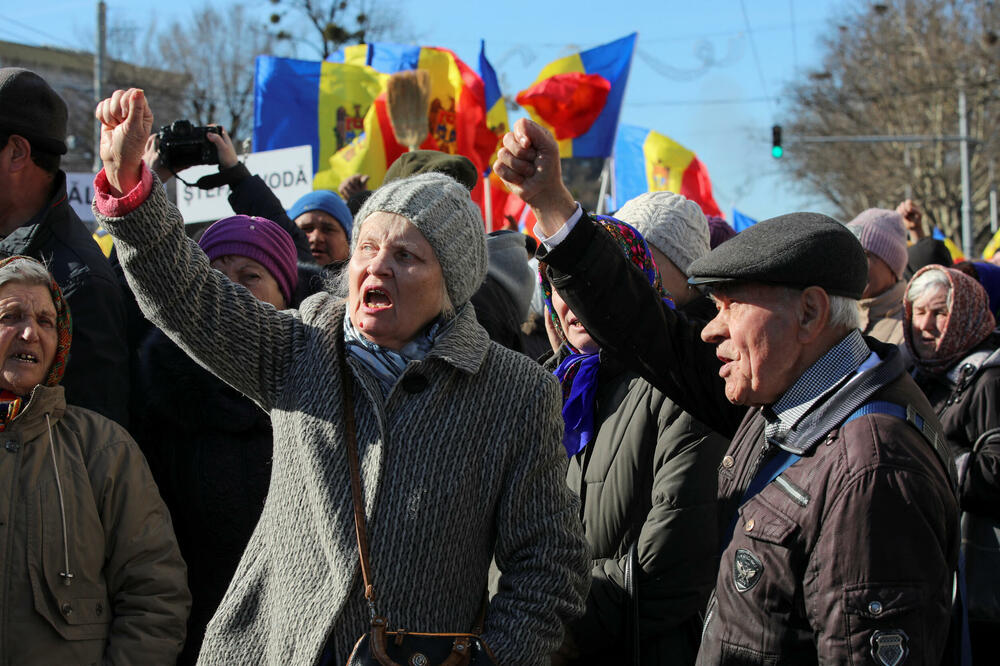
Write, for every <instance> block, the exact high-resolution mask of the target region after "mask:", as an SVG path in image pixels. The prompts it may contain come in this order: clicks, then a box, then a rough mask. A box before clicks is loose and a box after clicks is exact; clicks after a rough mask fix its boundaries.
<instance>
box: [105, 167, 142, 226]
mask: <svg viewBox="0 0 1000 666" xmlns="http://www.w3.org/2000/svg"><path fill="white" fill-rule="evenodd" d="M110 188H111V186H110V185H109V184H108V176H107V174H105V173H104V169H101V171H100V173H98V174H97V176H95V177H94V207H95V208H97V212H98V213H100V214H101V215H104V216H105V217H124V216H126V215H128V214H129V213H131V212H132V211H134V210H135V209H136V208H138V207H139V206H140V205H141V204H142V202H143V201H145V200H146V199H147V197H149V193H150V192H151V191H152V190H153V172H152V171H150V170H149V167H147V166H146V164H145V163H143V165H142V177H141V178H140V179H139V183H138V184H137V185H136V186H135V187H133V188H132V191H131V192H127V193H126V194H124V195H122V196H121V197H115V196H113V195H112V194H111V192H110Z"/></svg>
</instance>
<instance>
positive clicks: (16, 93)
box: [0, 67, 128, 425]
mask: <svg viewBox="0 0 1000 666" xmlns="http://www.w3.org/2000/svg"><path fill="white" fill-rule="evenodd" d="M68 115H69V113H68V110H67V107H66V102H65V101H63V99H62V98H61V97H60V96H59V95H58V94H57V93H56V92H55V90H53V89H52V88H51V87H50V86H49V84H48V83H46V82H45V80H44V79H42V78H41V77H40V76H38V75H37V74H35V73H34V72H31V71H29V70H26V69H21V68H18V67H3V68H0V237H2V238H0V257H9V256H12V255H17V254H20V255H25V256H29V257H34V258H36V259H38V260H40V261H42V262H44V263H45V264H46V266H47V267H48V269H49V271H50V272H51V273H52V275H53V276H54V277H55V278H56V281H57V282H58V283H59V286H60V287H61V288H62V290H63V293H64V295H65V296H66V300H67V302H68V303H69V306H70V310H71V312H72V316H73V354H72V356H71V357H70V359H69V364H68V365H67V368H66V374H65V377H64V379H63V382H62V384H63V386H64V387H65V389H66V401H67V402H69V403H70V404H74V405H78V406H80V407H86V408H88V409H92V410H94V411H96V412H99V413H101V414H103V415H104V416H107V417H109V418H111V419H114V420H115V421H118V422H119V423H121V424H123V425H127V420H128V411H127V406H128V362H127V358H128V351H127V348H126V343H125V312H124V308H123V305H122V297H121V291H120V289H119V287H118V284H117V283H116V281H115V276H114V273H113V272H112V270H111V266H110V264H108V261H107V259H105V258H104V255H103V254H102V253H101V249H100V248H99V247H98V245H97V243H96V242H94V239H93V237H92V236H91V235H90V232H89V231H88V230H87V228H86V227H85V226H84V224H83V223H82V222H81V221H80V218H79V217H77V215H76V213H75V212H74V211H73V209H72V207H70V205H69V202H68V200H67V196H66V174H65V173H63V171H62V170H61V169H60V168H59V160H60V156H61V155H64V154H66V125H67V120H68Z"/></svg>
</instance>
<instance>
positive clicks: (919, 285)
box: [906, 268, 952, 311]
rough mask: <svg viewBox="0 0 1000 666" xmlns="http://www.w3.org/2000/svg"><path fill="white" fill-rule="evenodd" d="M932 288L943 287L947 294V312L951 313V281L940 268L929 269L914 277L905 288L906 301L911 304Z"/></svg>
mask: <svg viewBox="0 0 1000 666" xmlns="http://www.w3.org/2000/svg"><path fill="white" fill-rule="evenodd" d="M934 287H943V288H944V289H945V290H946V291H947V292H948V310H949V311H951V297H952V288H951V281H950V280H949V279H948V274H947V273H945V272H944V270H943V269H941V268H931V269H929V270H926V271H924V272H923V273H921V274H920V275H918V276H917V277H915V278H914V279H913V282H911V283H910V286H909V287H907V288H906V300H907V301H909V302H910V303H912V302H914V301H915V300H917V299H918V298H920V297H921V296H923V295H924V293H925V292H927V291H928V290H930V289H932V288H934Z"/></svg>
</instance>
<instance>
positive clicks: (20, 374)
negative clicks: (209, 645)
mask: <svg viewBox="0 0 1000 666" xmlns="http://www.w3.org/2000/svg"><path fill="white" fill-rule="evenodd" d="M70 339H71V325H70V314H69V309H68V307H67V305H66V302H65V301H64V300H63V296H62V292H61V291H60V290H59V285H57V284H56V282H55V280H54V279H53V278H52V276H51V275H49V272H48V271H47V270H46V269H45V267H44V266H42V265H41V264H40V263H38V262H37V261H35V260H34V259H30V258H28V257H21V256H15V257H9V258H7V259H4V260H3V261H2V262H0V389H2V390H0V431H2V433H3V440H4V450H3V451H2V456H0V487H2V488H3V489H4V490H3V493H2V495H3V500H2V502H0V507H2V514H0V516H2V518H0V526H2V528H3V529H2V530H0V538H2V550H0V553H2V555H0V563H2V566H0V570H2V571H3V572H4V584H3V585H4V588H3V589H4V592H3V594H2V595H0V618H2V619H0V663H4V664H96V663H114V664H119V663H120V664H125V663H129V664H138V663H157V664H172V663H173V662H174V660H176V658H177V653H178V652H180V649H181V645H182V644H183V643H184V621H185V620H186V619H187V614H188V608H189V606H190V600H191V597H190V595H189V594H188V589H187V584H186V578H185V568H184V562H183V560H182V559H181V555H180V551H179V550H178V549H177V542H176V540H175V539H174V531H173V528H172V527H171V525H170V516H169V514H168V513H167V508H166V507H165V506H164V505H163V501H162V500H161V499H160V496H159V494H158V493H157V491H156V484H155V483H153V479H152V477H151V476H150V473H149V469H148V468H147V467H146V461H145V459H144V458H143V457H142V454H141V453H140V452H139V447H138V446H136V444H135V442H133V441H132V438H131V437H129V435H128V433H127V432H125V430H124V429H123V428H121V427H120V426H119V425H118V424H117V423H115V422H114V421H111V420H110V419H107V418H105V417H103V416H101V415H100V414H97V413H95V412H92V411H90V410H87V409H81V408H79V407H74V406H71V405H67V404H66V400H65V398H64V397H63V389H62V387H61V386H59V380H60V379H61V378H62V374H63V369H64V368H65V367H66V360H67V357H68V355H69V347H70Z"/></svg>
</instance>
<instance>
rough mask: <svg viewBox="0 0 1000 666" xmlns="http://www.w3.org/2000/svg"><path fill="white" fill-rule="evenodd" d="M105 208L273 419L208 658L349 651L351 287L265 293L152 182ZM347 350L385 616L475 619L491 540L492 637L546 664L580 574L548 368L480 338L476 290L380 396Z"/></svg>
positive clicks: (217, 369) (434, 625)
mask: <svg viewBox="0 0 1000 666" xmlns="http://www.w3.org/2000/svg"><path fill="white" fill-rule="evenodd" d="M98 217H99V220H100V222H101V223H102V224H103V225H104V227H105V228H106V229H108V230H109V231H110V232H111V233H112V234H113V235H114V237H115V244H116V246H117V248H118V252H119V256H120V257H121V260H122V264H123V266H124V267H125V271H126V275H127V277H128V281H129V284H130V285H131V287H132V289H133V291H134V292H135V295H136V298H137V299H138V302H139V304H140V306H141V307H142V310H143V312H145V313H146V315H147V316H148V317H149V318H150V319H152V320H153V322H154V323H155V324H156V325H157V326H159V327H161V328H162V329H163V330H164V331H166V332H167V334H168V335H169V336H170V337H171V338H172V339H173V340H174V341H175V342H177V344H178V345H180V346H181V347H182V348H184V349H185V351H187V353H188V354H190V355H191V356H192V357H194V358H195V359H196V360H197V361H198V362H199V363H201V364H203V365H204V366H205V367H207V368H208V369H209V370H211V371H212V372H213V373H215V374H216V375H218V376H219V377H220V378H222V379H223V380H225V381H226V382H228V383H230V384H231V385H232V386H234V387H235V388H236V389H237V390H239V391H241V392H242V393H244V394H246V395H247V396H249V397H250V398H251V399H253V400H254V401H256V402H257V403H258V404H259V405H260V406H261V407H262V408H263V409H264V410H266V411H268V412H270V414H271V419H272V422H273V424H274V461H273V471H272V476H271V489H270V493H269V495H268V497H267V501H266V503H265V506H264V511H263V514H262V515H261V519H260V523H259V524H258V525H257V528H256V530H255V531H254V534H253V536H252V537H251V539H250V543H249V545H248V546H247V550H246V552H245V553H244V555H243V559H242V561H241V562H240V565H239V567H238V569H237V571H236V575H235V577H234V578H233V581H232V582H231V583H230V586H229V590H228V592H227V593H226V596H225V598H224V599H223V601H222V604H221V605H220V607H219V610H218V611H217V613H216V615H215V617H214V618H213V620H212V622H211V623H210V624H209V627H208V631H207V633H206V635H205V641H204V644H203V647H202V652H201V655H200V658H199V663H202V664H227V665H228V664H253V663H271V664H312V663H315V662H316V660H317V658H318V656H319V655H320V653H321V651H322V649H323V646H324V645H325V644H326V642H327V640H328V639H329V638H331V637H332V638H333V639H334V640H335V641H336V648H337V652H338V654H337V659H338V660H340V661H343V660H345V659H346V656H347V654H348V653H349V652H350V649H351V647H352V646H353V643H354V641H355V640H356V639H357V638H358V637H359V636H360V635H361V634H362V633H364V632H365V631H366V630H367V624H368V613H367V606H366V604H365V602H364V598H363V594H362V584H361V577H360V566H359V564H358V551H357V546H356V541H355V537H354V532H353V529H354V519H353V513H352V504H351V493H350V477H349V472H348V466H347V457H346V453H345V450H344V433H343V419H342V405H341V379H340V372H339V370H338V365H337V350H338V348H339V347H340V345H341V344H342V335H343V332H342V328H343V317H344V310H345V306H344V304H343V302H342V301H340V300H339V299H336V298H334V297H333V296H331V295H330V294H326V293H321V294H317V295H315V296H312V297H310V298H308V299H307V300H306V301H304V302H303V303H302V307H301V309H300V310H298V311H295V310H286V311H282V312H279V311H277V310H275V309H274V308H273V307H271V306H270V305H267V304H264V303H261V302H259V301H257V300H256V299H254V297H253V296H252V295H250V293H249V292H248V291H246V290H245V289H244V288H243V287H242V286H239V285H236V284H234V283H232V282H230V281H229V280H227V279H226V278H225V276H223V275H222V274H221V273H219V272H216V271H213V270H212V269H211V268H210V267H209V265H208V261H207V259H206V258H205V255H204V254H203V253H202V252H201V250H200V249H199V248H198V246H197V245H195V244H194V243H193V242H191V241H189V240H188V239H187V238H186V237H185V235H184V231H183V225H182V221H181V217H180V215H179V213H178V212H177V210H176V208H174V207H173V205H172V204H170V203H169V202H168V201H167V199H166V197H165V196H164V193H163V188H162V187H160V186H159V184H158V183H156V184H154V186H153V191H152V193H151V194H150V196H149V198H148V199H147V200H146V201H145V202H144V203H143V204H142V205H141V206H140V207H139V208H138V209H137V210H135V211H134V212H132V213H130V214H129V215H127V216H125V217H122V218H107V217H104V216H102V215H98ZM348 363H349V364H350V366H351V374H352V381H351V384H352V386H353V390H354V393H355V402H356V404H355V411H356V415H357V439H358V448H359V453H360V457H361V468H362V469H361V475H362V485H363V493H364V497H365V502H366V515H367V516H368V521H369V522H368V533H369V541H370V550H371V564H372V571H373V576H374V581H375V590H376V594H377V595H378V608H379V611H380V612H381V614H383V615H385V616H386V617H387V618H388V620H389V623H390V625H391V626H393V627H405V628H406V629H410V630H415V631H431V632H443V631H467V630H468V629H469V628H470V627H471V626H472V625H473V623H474V621H475V617H476V615H477V613H478V611H479V608H480V604H481V601H482V595H483V590H484V588H485V585H486V579H487V571H488V569H489V565H490V559H491V558H492V557H494V555H495V557H496V561H497V565H498V566H499V568H500V570H501V571H502V576H501V579H500V587H499V592H498V594H497V595H496V596H494V597H493V599H492V600H491V602H490V606H489V611H488V614H487V617H486V627H485V632H484V634H483V638H484V640H485V641H486V643H487V644H488V645H489V646H490V647H491V648H492V649H493V651H494V653H495V654H496V657H497V659H498V660H499V661H500V662H501V663H503V664H518V665H521V664H547V663H548V657H547V655H548V654H549V653H550V652H552V651H553V650H555V648H556V647H558V645H559V644H560V641H561V639H562V634H563V624H564V623H565V622H567V621H568V620H570V619H572V618H574V617H576V616H578V615H580V614H581V613H582V611H583V600H584V598H585V596H586V592H587V586H588V584H589V583H588V569H589V566H588V559H587V552H586V545H585V541H584V540H583V537H582V532H581V527H580V524H579V519H578V518H577V512H578V505H577V501H576V499H575V498H574V497H573V495H572V493H570V492H569V490H568V489H567V488H566V484H565V477H566V464H567V463H566V454H565V452H564V450H563V447H562V446H561V443H560V440H561V436H562V418H561V416H560V402H561V401H560V395H559V389H558V386H557V384H556V382H555V380H554V378H553V377H552V376H551V375H549V374H548V373H546V372H545V371H544V370H543V369H542V368H541V367H539V366H538V365H536V364H535V363H533V362H532V361H531V360H530V359H528V358H526V357H524V356H522V355H520V354H517V353H514V352H510V351H508V350H506V349H504V348H502V347H501V346H499V345H497V344H495V343H491V342H490V341H489V338H488V337H487V335H486V332H485V331H484V330H483V329H482V328H481V327H480V326H479V325H478V324H477V323H476V319H475V314H474V312H473V311H472V308H471V307H469V308H465V309H464V310H463V311H462V312H461V314H460V315H459V316H458V319H457V320H456V321H455V323H454V324H453V325H452V326H451V327H450V329H449V330H448V332H447V333H445V334H443V335H442V336H441V337H440V338H439V340H438V341H437V343H436V344H435V346H434V348H433V349H432V350H431V351H430V353H429V354H428V355H427V357H426V358H425V359H424V360H423V361H413V362H411V363H410V364H409V365H408V366H407V368H406V370H405V372H404V373H403V376H402V377H401V378H400V380H399V381H398V382H397V383H396V384H395V386H394V387H393V388H392V390H391V391H390V392H389V393H388V395H386V396H384V397H383V394H382V392H381V390H380V389H379V386H378V383H377V381H376V380H375V379H374V378H373V377H371V376H370V375H369V374H368V372H367V371H366V370H364V369H363V368H362V367H361V366H360V365H358V364H357V363H355V362H354V361H353V359H349V360H348ZM417 375H421V376H422V377H423V378H424V379H416V380H415V379H414V377H415V376H417Z"/></svg>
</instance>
